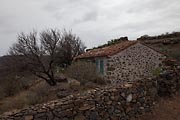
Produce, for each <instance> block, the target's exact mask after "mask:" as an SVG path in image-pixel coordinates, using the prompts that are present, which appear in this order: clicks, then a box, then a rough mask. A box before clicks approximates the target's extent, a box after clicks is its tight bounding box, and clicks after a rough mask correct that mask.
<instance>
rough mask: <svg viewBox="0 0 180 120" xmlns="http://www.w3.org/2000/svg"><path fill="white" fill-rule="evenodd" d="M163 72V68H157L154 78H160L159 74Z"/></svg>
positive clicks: (154, 71)
mask: <svg viewBox="0 0 180 120" xmlns="http://www.w3.org/2000/svg"><path fill="white" fill-rule="evenodd" d="M161 72H162V68H156V69H154V70H153V72H152V73H153V75H154V76H159V74H160V73H161Z"/></svg>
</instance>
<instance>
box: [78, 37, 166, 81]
mask: <svg viewBox="0 0 180 120" xmlns="http://www.w3.org/2000/svg"><path fill="white" fill-rule="evenodd" d="M165 58H166V56H165V55H164V54H163V53H161V52H158V51H156V50H154V49H153V48H150V47H148V46H146V45H144V44H142V43H140V42H137V41H128V40H127V41H122V42H119V43H117V44H114V45H110V46H106V47H102V48H97V49H92V50H89V51H87V52H85V53H83V54H81V55H79V56H77V57H76V58H75V59H76V60H82V59H83V60H88V61H91V62H94V63H96V67H97V70H98V71H99V72H100V73H101V74H102V75H103V76H104V78H105V79H106V80H109V81H111V83H115V84H116V83H119V82H120V83H121V82H131V81H135V80H139V79H142V78H145V77H151V76H152V75H153V71H154V70H156V69H157V68H159V67H160V66H161V65H162V61H163V59H165Z"/></svg>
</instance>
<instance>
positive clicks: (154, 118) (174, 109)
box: [136, 96, 180, 120]
mask: <svg viewBox="0 0 180 120" xmlns="http://www.w3.org/2000/svg"><path fill="white" fill-rule="evenodd" d="M136 120H180V96H175V97H173V98H168V99H161V100H160V101H159V103H158V105H156V107H155V109H154V110H153V112H152V113H147V114H145V115H143V116H140V117H139V118H137V119H136Z"/></svg>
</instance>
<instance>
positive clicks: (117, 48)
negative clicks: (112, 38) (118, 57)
mask: <svg viewBox="0 0 180 120" xmlns="http://www.w3.org/2000/svg"><path fill="white" fill-rule="evenodd" d="M135 43H137V41H123V42H120V43H117V44H114V45H110V46H106V47H102V48H97V49H93V50H89V51H87V52H85V53H83V54H81V55H79V56H77V57H76V58H75V59H82V58H92V57H104V56H111V55H114V54H116V53H119V52H121V51H123V50H124V49H126V48H128V47H130V46H131V45H134V44H135Z"/></svg>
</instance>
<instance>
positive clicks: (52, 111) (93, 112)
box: [0, 81, 157, 120]
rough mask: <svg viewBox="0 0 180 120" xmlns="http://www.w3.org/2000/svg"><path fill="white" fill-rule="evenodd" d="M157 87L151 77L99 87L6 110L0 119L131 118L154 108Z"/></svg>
mask: <svg viewBox="0 0 180 120" xmlns="http://www.w3.org/2000/svg"><path fill="white" fill-rule="evenodd" d="M154 88H156V86H155V84H154V83H153V82H152V81H150V82H146V83H141V82H138V83H136V84H134V85H132V84H126V85H121V86H116V87H114V86H109V87H104V88H97V89H95V90H91V91H88V92H85V93H83V94H78V95H71V96H68V97H66V98H64V99H60V100H55V101H51V102H49V103H46V104H40V105H36V106H32V107H29V108H25V109H23V110H19V111H15V112H10V113H6V114H5V115H3V116H0V120H119V119H122V120H128V119H130V118H134V117H136V116H137V115H139V114H142V113H144V112H148V111H150V110H151V107H152V106H153V104H154V101H155V99H156V95H157V92H155V91H156V89H154Z"/></svg>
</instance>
